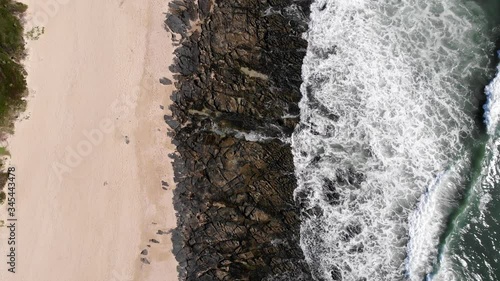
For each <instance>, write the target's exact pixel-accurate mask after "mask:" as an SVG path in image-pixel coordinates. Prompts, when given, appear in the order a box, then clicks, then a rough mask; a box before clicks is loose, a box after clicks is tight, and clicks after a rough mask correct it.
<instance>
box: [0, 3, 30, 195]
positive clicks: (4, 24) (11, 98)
mask: <svg viewBox="0 0 500 281" xmlns="http://www.w3.org/2000/svg"><path fill="white" fill-rule="evenodd" d="M26 9H27V6H26V5H24V4H22V3H18V2H16V1H12V0H0V140H4V139H5V136H6V135H7V134H10V133H12V131H13V124H14V120H15V119H16V116H17V113H18V112H19V111H20V110H23V109H24V106H25V101H24V97H25V95H26V92H27V91H26V72H25V70H24V68H23V66H22V65H21V61H22V59H23V58H24V57H25V56H26V52H25V47H24V28H23V22H22V21H23V18H22V17H23V13H24V12H25V11H26ZM0 168H3V163H0ZM6 178H7V177H6V174H3V173H0V186H2V187H3V186H4V185H5V181H6Z"/></svg>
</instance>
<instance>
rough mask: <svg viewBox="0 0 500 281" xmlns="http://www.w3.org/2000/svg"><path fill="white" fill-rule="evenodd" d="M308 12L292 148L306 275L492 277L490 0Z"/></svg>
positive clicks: (496, 19)
mask: <svg viewBox="0 0 500 281" xmlns="http://www.w3.org/2000/svg"><path fill="white" fill-rule="evenodd" d="M311 10H312V16H311V18H312V20H311V23H310V30H309V32H308V33H307V34H306V38H307V40H308V42H309V47H308V50H307V55H306V57H305V59H304V65H303V78H304V84H303V86H302V92H303V100H302V101H301V103H300V108H301V124H300V126H298V127H297V129H296V131H295V133H294V136H293V138H292V147H293V151H294V159H295V166H296V174H297V179H298V185H299V186H298V188H297V190H296V191H295V196H296V199H297V200H298V201H299V203H300V204H301V207H302V211H303V218H302V220H303V223H302V225H301V246H302V249H303V250H304V253H305V256H306V259H307V261H308V262H309V264H310V266H311V270H312V272H313V275H314V277H315V279H316V280H328V281H331V280H342V281H351V280H352V281H368V280H370V281H371V280H375V281H377V280H411V281H422V280H439V281H454V280H457V281H459V280H466V281H469V280H471V281H472V280H480V281H482V280H492V281H493V280H500V254H499V252H500V237H499V235H498V234H499V233H500V224H499V221H500V213H499V211H500V129H499V128H498V124H500V75H499V76H498V77H499V78H498V80H494V78H495V77H496V74H497V73H496V67H497V65H499V59H498V58H497V56H496V50H499V49H500V0H439V1H438V0H380V1H372V0H316V1H315V2H314V3H313V5H312V8H311ZM495 81H498V84H497V83H494V82H495ZM486 85H490V87H489V88H488V91H486V92H487V93H488V94H489V95H486V94H485V86H486ZM486 103H487V104H488V106H487V107H486V108H485V109H483V105H484V104H486ZM485 122H486V123H487V124H485Z"/></svg>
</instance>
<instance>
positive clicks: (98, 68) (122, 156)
mask: <svg viewBox="0 0 500 281" xmlns="http://www.w3.org/2000/svg"><path fill="white" fill-rule="evenodd" d="M26 2H27V3H26V4H28V5H29V8H28V12H27V13H28V15H27V22H28V23H27V24H28V26H27V29H28V30H29V28H31V27H34V26H39V24H40V23H43V27H44V28H45V32H44V34H41V35H40V37H39V39H38V40H33V41H30V42H28V53H29V56H28V59H27V60H26V62H25V64H26V69H27V72H28V88H29V91H30V96H29V102H28V108H27V110H26V112H25V113H23V114H21V118H20V121H18V123H17V124H16V132H15V134H14V135H13V136H12V137H11V138H10V139H9V141H8V142H9V149H10V151H11V154H12V158H11V159H10V163H11V165H13V166H14V167H15V168H16V177H17V178H16V180H15V181H16V186H17V190H16V191H17V193H16V205H17V208H16V209H17V218H18V222H17V225H18V227H17V230H16V242H17V245H16V255H17V261H16V262H17V266H16V273H15V274H12V273H9V272H8V271H7V270H6V269H5V268H0V279H2V280H13V281H15V280H40V281H43V280H75V281H78V280H116V281H128V280H159V279H160V278H162V279H165V280H176V279H177V271H176V267H177V263H176V261H175V258H174V257H173V254H172V252H171V249H172V243H171V239H170V230H171V229H172V228H174V227H175V213H174V211H173V207H172V190H173V188H174V187H175V185H174V183H173V179H172V178H173V173H172V168H171V164H170V161H171V160H170V159H169V158H168V154H170V153H173V152H174V151H175V150H174V147H173V146H172V144H171V143H170V140H169V138H168V136H167V127H166V125H165V123H164V122H163V115H164V114H168V113H167V112H166V109H167V108H168V106H169V96H170V94H171V92H172V91H173V86H171V85H162V84H160V83H159V79H161V78H162V77H167V78H171V74H170V73H169V71H168V66H169V65H170V64H171V60H172V55H171V52H172V50H173V47H171V42H170V36H169V34H168V33H167V32H166V31H165V30H164V29H163V20H164V14H163V13H164V12H166V11H167V9H168V1H163V2H160V1H157V0H151V1H148V5H144V4H143V3H136V2H131V1H112V2H109V3H103V2H99V1H94V0H92V1H59V2H57V3H61V4H59V6H57V7H52V8H51V9H52V10H49V11H48V10H47V6H44V4H40V3H39V2H35V1H34V0H27V1H26ZM40 15H41V16H40ZM44 18H46V20H45V21H42V20H43V19H44ZM37 21H38V22H37ZM30 25H31V26H30ZM160 106H161V107H160ZM162 182H163V184H162ZM167 185H168V186H167ZM5 207H6V206H2V209H4V208H5ZM2 213H5V212H2ZM0 219H4V218H0ZM4 230H5V228H0V243H2V244H4V243H5V244H6V243H7V242H6V235H8V233H7V232H6V231H4ZM3 246H4V245H2V247H0V249H1V250H0V256H2V257H6V253H5V247H3ZM144 250H146V252H145V251H144ZM2 263H3V264H4V262H2Z"/></svg>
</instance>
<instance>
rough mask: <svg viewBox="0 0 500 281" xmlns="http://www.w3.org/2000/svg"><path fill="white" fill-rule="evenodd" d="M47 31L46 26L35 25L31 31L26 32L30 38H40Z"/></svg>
mask: <svg viewBox="0 0 500 281" xmlns="http://www.w3.org/2000/svg"><path fill="white" fill-rule="evenodd" d="M44 33H45V27H42V28H40V27H39V26H35V27H33V28H32V29H31V30H30V31H28V32H26V37H27V38H28V39H30V40H38V38H40V36H41V35H42V34H44Z"/></svg>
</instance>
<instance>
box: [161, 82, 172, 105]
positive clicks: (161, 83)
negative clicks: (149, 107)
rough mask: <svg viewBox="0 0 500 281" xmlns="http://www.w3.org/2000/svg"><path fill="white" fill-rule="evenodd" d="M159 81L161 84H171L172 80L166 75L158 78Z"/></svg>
mask: <svg viewBox="0 0 500 281" xmlns="http://www.w3.org/2000/svg"><path fill="white" fill-rule="evenodd" d="M160 83H161V84H163V85H172V81H171V80H170V79H168V78H167V77H162V78H160ZM162 109H163V108H162Z"/></svg>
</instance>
